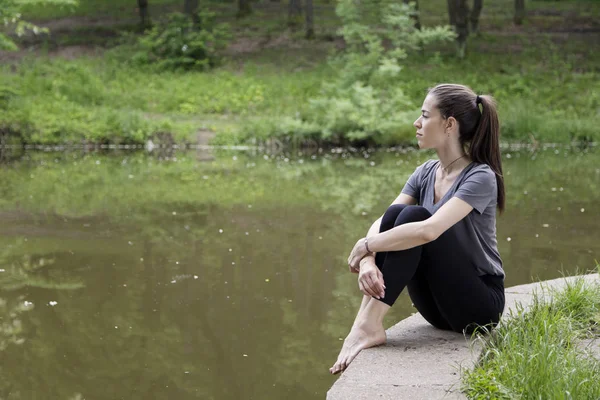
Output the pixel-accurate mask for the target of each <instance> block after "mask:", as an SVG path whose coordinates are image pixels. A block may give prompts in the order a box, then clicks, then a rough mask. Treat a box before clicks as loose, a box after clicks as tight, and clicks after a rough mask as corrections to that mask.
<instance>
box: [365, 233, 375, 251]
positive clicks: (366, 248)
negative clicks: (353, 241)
mask: <svg viewBox="0 0 600 400" xmlns="http://www.w3.org/2000/svg"><path fill="white" fill-rule="evenodd" d="M363 243H364V245H365V250H366V251H367V254H373V252H372V251H371V249H370V248H369V238H368V237H366V236H365V238H364V239H363Z"/></svg>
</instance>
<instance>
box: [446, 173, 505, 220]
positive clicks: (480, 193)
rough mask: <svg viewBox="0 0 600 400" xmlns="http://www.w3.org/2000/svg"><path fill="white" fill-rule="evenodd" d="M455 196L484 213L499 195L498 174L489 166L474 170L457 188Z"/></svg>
mask: <svg viewBox="0 0 600 400" xmlns="http://www.w3.org/2000/svg"><path fill="white" fill-rule="evenodd" d="M454 196H456V197H458V198H459V199H461V200H464V201H465V202H466V203H468V204H469V205H470V206H471V207H473V208H474V209H475V210H477V212H478V213H479V214H482V213H483V212H484V211H485V209H486V208H487V206H488V205H490V203H492V202H495V201H496V198H497V196H498V188H497V186H496V174H495V173H494V172H493V171H492V170H491V169H490V168H489V167H488V166H486V168H481V169H477V170H475V171H473V172H472V173H470V174H469V175H468V176H467V177H466V179H465V180H464V182H462V183H461V185H460V186H459V187H458V189H456V192H455V193H454Z"/></svg>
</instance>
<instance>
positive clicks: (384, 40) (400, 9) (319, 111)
mask: <svg viewBox="0 0 600 400" xmlns="http://www.w3.org/2000/svg"><path fill="white" fill-rule="evenodd" d="M414 12H415V10H414V8H413V6H411V5H407V4H398V3H397V2H392V1H386V0H380V1H374V2H355V1H352V0H341V1H339V2H338V4H337V8H336V13H337V15H338V17H339V18H340V19H341V22H342V28H341V29H340V34H341V35H342V37H343V38H344V40H345V43H346V49H345V51H343V52H342V53H341V54H339V55H337V56H334V57H332V59H331V65H332V69H333V70H335V71H336V74H337V77H336V78H335V79H334V80H333V81H332V82H331V83H327V84H325V85H324V87H323V89H322V92H321V95H320V96H318V97H316V98H314V99H312V100H311V109H310V111H309V113H308V114H307V116H306V120H308V121H310V122H311V123H313V124H317V125H319V126H320V127H321V130H322V137H323V138H325V139H330V140H333V141H336V139H339V138H342V137H343V138H345V139H348V140H350V141H361V140H362V141H364V140H367V139H368V140H369V141H371V142H381V141H383V139H384V138H386V137H389V136H391V135H394V134H395V133H396V132H398V131H399V130H402V128H403V127H404V126H406V124H407V122H408V120H410V115H407V111H408V112H412V111H413V109H414V104H413V102H412V101H411V99H410V98H409V97H408V96H407V95H406V94H405V92H404V91H403V90H402V87H401V85H398V84H396V81H397V78H398V76H399V75H400V73H401V71H402V66H401V64H400V63H401V62H402V61H403V60H405V59H406V58H407V57H408V55H409V52H411V51H416V50H419V49H421V48H422V47H423V46H425V45H427V44H430V43H435V42H443V41H448V40H451V39H452V38H453V37H454V34H453V33H452V31H451V29H450V27H435V28H423V29H422V30H418V29H416V28H415V27H414V20H413V19H411V14H412V13H414Z"/></svg>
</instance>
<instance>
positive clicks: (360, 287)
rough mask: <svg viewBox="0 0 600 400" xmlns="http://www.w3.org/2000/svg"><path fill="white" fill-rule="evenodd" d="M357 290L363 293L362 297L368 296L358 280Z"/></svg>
mask: <svg viewBox="0 0 600 400" xmlns="http://www.w3.org/2000/svg"><path fill="white" fill-rule="evenodd" d="M358 288H359V289H360V291H361V292H363V294H364V295H366V296H369V294H368V293H367V292H366V290H365V287H364V286H363V284H362V282H361V281H360V279H359V280H358Z"/></svg>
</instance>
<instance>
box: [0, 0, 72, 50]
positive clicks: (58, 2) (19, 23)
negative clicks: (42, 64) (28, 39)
mask: <svg viewBox="0 0 600 400" xmlns="http://www.w3.org/2000/svg"><path fill="white" fill-rule="evenodd" d="M76 5H77V0H0V27H1V26H2V24H3V25H4V26H6V27H8V28H9V29H11V30H12V31H14V33H15V34H16V35H17V36H23V35H24V34H25V33H26V32H27V31H31V32H33V33H34V34H38V33H45V32H48V30H47V29H44V28H39V27H37V26H36V25H34V24H32V23H30V22H27V21H24V20H23V19H22V14H21V12H22V8H23V7H24V6H36V7H49V6H51V7H63V6H71V7H73V6H76ZM17 48H18V47H17V44H16V43H15V42H14V40H13V39H11V38H10V37H9V36H8V35H7V34H6V33H3V32H1V31H0V50H17Z"/></svg>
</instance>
